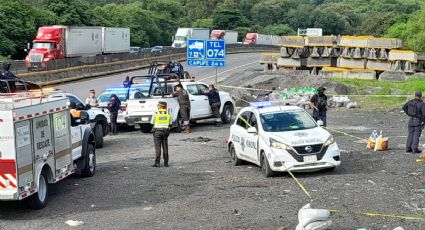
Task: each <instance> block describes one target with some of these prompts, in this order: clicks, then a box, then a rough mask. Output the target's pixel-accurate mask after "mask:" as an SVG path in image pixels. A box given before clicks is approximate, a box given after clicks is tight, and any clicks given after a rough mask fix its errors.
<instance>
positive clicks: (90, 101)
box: [86, 89, 99, 107]
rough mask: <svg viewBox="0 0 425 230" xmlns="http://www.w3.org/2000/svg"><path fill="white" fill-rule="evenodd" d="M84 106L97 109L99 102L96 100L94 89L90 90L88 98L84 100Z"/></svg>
mask: <svg viewBox="0 0 425 230" xmlns="http://www.w3.org/2000/svg"><path fill="white" fill-rule="evenodd" d="M86 105H90V106H91V107H98V106H99V101H98V100H97V98H96V91H95V90H94V89H91V90H90V93H89V96H88V97H87V98H86Z"/></svg>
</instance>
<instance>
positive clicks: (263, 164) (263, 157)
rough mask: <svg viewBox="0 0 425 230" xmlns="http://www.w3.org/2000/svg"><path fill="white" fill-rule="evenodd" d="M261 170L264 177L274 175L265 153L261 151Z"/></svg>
mask: <svg viewBox="0 0 425 230" xmlns="http://www.w3.org/2000/svg"><path fill="white" fill-rule="evenodd" d="M261 170H262V171H263V173H264V176H266V177H272V176H273V175H274V172H273V171H272V169H271V168H270V165H269V161H268V160H267V158H266V154H264V152H263V153H261Z"/></svg>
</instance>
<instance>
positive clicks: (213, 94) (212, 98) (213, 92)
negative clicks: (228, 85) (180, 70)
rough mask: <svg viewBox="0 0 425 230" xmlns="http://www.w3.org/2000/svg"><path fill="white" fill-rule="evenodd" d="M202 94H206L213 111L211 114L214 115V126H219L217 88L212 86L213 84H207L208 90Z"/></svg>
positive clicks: (218, 96)
mask: <svg viewBox="0 0 425 230" xmlns="http://www.w3.org/2000/svg"><path fill="white" fill-rule="evenodd" d="M203 95H206V96H207V97H208V101H209V103H210V106H211V111H212V112H213V115H214V117H215V123H216V126H220V125H221V117H220V107H221V100H220V94H219V92H218V90H217V89H216V88H215V87H214V85H213V84H210V85H209V86H208V91H207V92H204V93H203Z"/></svg>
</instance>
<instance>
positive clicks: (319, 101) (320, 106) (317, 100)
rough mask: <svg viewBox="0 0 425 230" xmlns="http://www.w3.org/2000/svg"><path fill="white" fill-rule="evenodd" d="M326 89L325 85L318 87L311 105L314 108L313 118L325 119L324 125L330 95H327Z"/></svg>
mask: <svg viewBox="0 0 425 230" xmlns="http://www.w3.org/2000/svg"><path fill="white" fill-rule="evenodd" d="M325 90H326V88H324V87H323V86H321V87H319V88H318V89H317V94H315V95H313V97H311V99H310V106H311V107H312V108H313V118H314V120H316V121H318V120H321V121H323V126H325V127H326V112H327V111H328V108H327V104H328V97H327V96H326V95H325Z"/></svg>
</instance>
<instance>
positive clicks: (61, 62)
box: [0, 44, 278, 73]
mask: <svg viewBox="0 0 425 230" xmlns="http://www.w3.org/2000/svg"><path fill="white" fill-rule="evenodd" d="M226 48H227V50H228V51H232V50H233V51H235V50H240V51H243V50H244V49H247V50H248V49H249V50H252V49H259V50H274V49H276V50H278V47H277V46H266V45H254V46H253V45H242V44H230V45H227V47H226ZM185 52H186V48H172V47H164V48H163V50H162V52H151V48H144V49H141V50H140V52H139V53H118V54H105V55H97V56H89V57H74V58H65V59H58V60H52V61H50V62H48V63H47V64H46V66H45V67H43V68H32V69H28V68H27V67H26V65H25V61H22V60H18V61H10V63H11V71H12V72H14V73H27V72H37V71H47V70H59V69H64V68H69V67H77V66H84V65H93V64H103V63H112V62H118V61H127V60H136V59H144V58H151V57H161V56H164V57H165V58H166V57H167V56H169V55H173V54H181V53H185ZM0 64H1V63H0Z"/></svg>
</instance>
